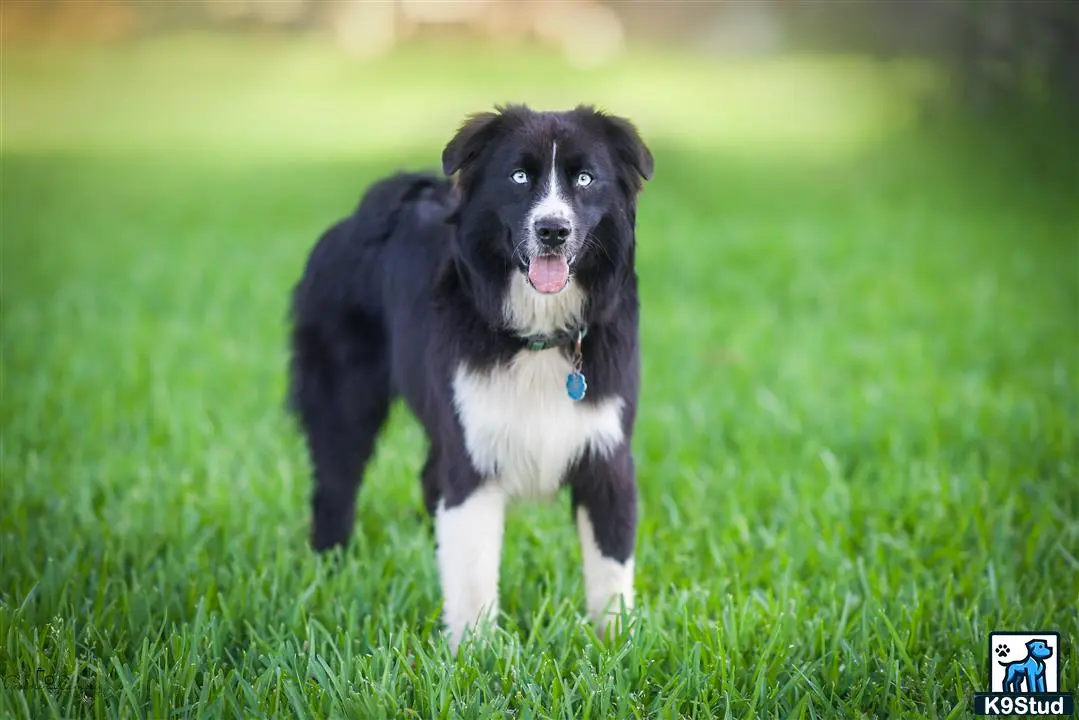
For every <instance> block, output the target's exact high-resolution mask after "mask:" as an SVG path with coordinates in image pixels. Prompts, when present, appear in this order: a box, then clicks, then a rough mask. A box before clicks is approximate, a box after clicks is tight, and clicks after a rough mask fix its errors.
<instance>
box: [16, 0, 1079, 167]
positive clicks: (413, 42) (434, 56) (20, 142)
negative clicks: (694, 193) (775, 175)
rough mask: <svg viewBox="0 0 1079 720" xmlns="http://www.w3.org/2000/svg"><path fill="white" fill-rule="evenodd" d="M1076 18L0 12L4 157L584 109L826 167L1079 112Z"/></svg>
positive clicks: (844, 6)
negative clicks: (1020, 120)
mask: <svg viewBox="0 0 1079 720" xmlns="http://www.w3.org/2000/svg"><path fill="white" fill-rule="evenodd" d="M1076 7H1077V4H1076V3H1074V2H1069V1H1068V0H1037V1H1029V0H993V1H992V2H976V1H972V2H962V1H958V0H957V1H941V2H909V1H907V0H873V1H871V2H870V1H867V2H796V1H793V0H743V1H724V0H714V1H702V2H674V1H671V2H658V1H644V0H642V1H634V2H598V1H596V0H547V1H542V0H400V1H397V2H390V1H380V0H203V1H201V2H199V1H196V0H189V1H184V2H180V1H177V2H151V1H148V2H138V1H129V2H124V1H122V0H5V2H4V5H3V28H2V33H3V34H2V38H0V39H2V41H3V43H4V47H5V49H6V50H7V52H6V53H5V62H6V69H5V77H4V80H5V85H6V86H5V99H6V100H7V103H6V106H5V116H4V121H5V122H4V143H5V147H7V148H10V149H38V150H41V149H48V148H53V149H59V148H63V147H78V148H80V149H83V150H85V149H86V148H87V147H100V148H106V147H112V148H120V149H123V150H125V151H133V150H137V149H140V148H141V149H146V148H147V147H152V146H160V145H162V144H166V145H167V144H171V143H184V145H185V147H187V148H188V149H189V150H191V151H197V150H198V149H200V148H203V149H208V148H209V149H212V151H213V152H215V153H216V152H219V151H220V150H221V147H220V146H221V142H220V141H221V140H222V139H225V140H227V141H228V143H229V144H233V145H235V146H237V147H236V149H241V148H242V149H243V150H245V151H258V152H261V153H265V154H268V155H275V154H276V155H287V154H299V155H307V156H310V155H311V154H312V153H315V154H319V153H321V154H323V155H331V156H335V157H341V156H345V155H348V154H349V153H358V152H362V153H364V154H368V155H369V154H370V152H371V151H372V150H373V149H377V150H379V151H382V152H384V153H393V152H398V151H404V150H408V149H410V148H411V147H415V146H416V145H417V144H420V145H423V144H424V143H426V142H428V141H432V140H435V139H438V140H444V139H445V137H446V136H447V133H448V131H449V129H450V128H451V127H452V126H453V124H454V123H455V122H456V121H457V120H458V119H459V118H460V116H461V115H462V114H463V113H465V112H469V111H473V110H476V109H478V108H484V107H489V106H490V105H492V104H493V103H495V102H502V101H510V100H528V101H531V102H533V103H535V104H538V105H543V106H563V105H566V104H569V103H574V102H578V101H582V100H584V101H591V102H596V103H599V104H603V105H606V106H609V107H610V108H611V109H612V110H615V111H618V112H621V113H623V114H626V115H629V116H632V117H633V118H634V119H635V120H637V121H638V123H639V124H640V125H641V126H642V128H643V130H644V131H646V132H647V133H648V135H649V136H650V137H653V138H656V137H661V136H663V137H670V138H672V139H676V140H677V139H681V140H685V141H690V142H693V143H695V144H705V145H711V146H717V147H728V148H734V149H743V150H745V149H751V150H753V151H754V152H756V151H759V150H762V149H765V150H767V149H770V150H772V151H779V152H788V151H791V150H795V151H799V152H813V153H815V154H816V155H818V156H821V155H823V156H828V155H829V154H832V153H843V152H846V151H849V150H851V149H854V148H856V147H858V146H860V145H863V144H864V143H866V142H871V141H872V140H873V139H874V138H877V139H879V138H880V137H881V136H882V135H883V134H886V133H888V132H890V131H893V130H895V129H896V127H897V126H902V125H903V124H904V123H908V122H910V121H911V120H912V119H913V118H914V117H916V116H918V115H919V114H921V113H923V112H926V111H927V109H929V108H933V107H934V105H933V103H938V104H939V102H940V101H941V99H942V97H943V98H944V99H946V100H947V101H948V102H950V103H954V102H956V101H958V102H961V103H962V104H964V105H967V106H970V107H974V108H978V109H980V110H982V111H992V110H993V109H998V108H999V107H1001V106H1002V105H1004V104H1007V105H1009V106H1011V105H1014V104H1015V103H1016V102H1023V103H1028V102H1034V103H1045V102H1047V101H1048V100H1049V99H1050V98H1056V99H1057V100H1062V101H1066V102H1070V103H1075V102H1076V100H1077V98H1079V11H1077V10H1076ZM87 46H92V47H94V48H95V49H96V52H95V53H94V54H93V55H92V56H91V57H82V58H81V59H80V60H79V61H76V60H75V59H73V58H72V57H71V55H72V54H73V53H79V52H80V51H85V49H86V48H87ZM35 48H36V49H37V50H38V51H39V52H36V53H34V52H31V53H29V55H27V53H25V52H21V51H26V50H32V49H35ZM76 119H77V121H76Z"/></svg>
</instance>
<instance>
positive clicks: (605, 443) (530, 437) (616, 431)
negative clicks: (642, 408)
mask: <svg viewBox="0 0 1079 720" xmlns="http://www.w3.org/2000/svg"><path fill="white" fill-rule="evenodd" d="M569 372H570V364H569V361H568V360H567V359H566V358H565V357H564V356H563V355H562V353H560V352H559V351H558V350H557V349H550V350H541V351H538V352H534V351H527V350H524V351H521V352H520V353H518V354H517V355H516V356H515V357H514V358H513V361H512V362H511V363H510V364H509V365H508V366H503V367H498V368H496V369H494V370H491V371H487V372H474V371H472V370H470V369H468V368H467V367H464V366H462V367H460V368H458V370H457V374H456V376H455V377H454V382H453V392H454V404H455V405H456V408H457V416H458V418H459V419H460V421H461V426H462V429H463V430H464V435H465V445H466V447H467V449H468V453H469V456H470V457H471V458H472V464H473V465H474V466H475V468H476V470H477V471H479V472H480V473H481V474H483V475H485V476H487V477H490V478H493V479H494V480H495V481H496V482H498V484H499V485H500V486H502V488H503V489H504V490H505V492H506V493H507V495H509V496H511V497H515V498H537V497H548V496H550V495H552V494H553V493H554V492H556V491H557V490H558V488H559V485H560V484H561V482H562V479H563V477H564V476H565V473H566V471H567V470H568V469H569V467H570V465H571V464H572V463H574V462H575V461H577V460H578V459H579V458H580V457H581V456H582V454H583V453H584V452H585V451H586V450H590V451H593V452H599V453H605V454H606V453H610V452H612V451H613V450H614V449H615V448H616V447H617V446H618V445H619V444H620V443H621V442H622V440H623V433H622V405H623V402H622V399H621V398H617V397H614V398H609V399H606V400H604V401H603V402H601V403H598V404H588V405H585V404H583V403H577V402H574V401H573V400H571V399H570V397H569V395H567V393H566V376H567V374H568V373H569Z"/></svg>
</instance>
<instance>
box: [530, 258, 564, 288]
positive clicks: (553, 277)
mask: <svg viewBox="0 0 1079 720" xmlns="http://www.w3.org/2000/svg"><path fill="white" fill-rule="evenodd" d="M528 282H530V283H531V284H532V287H534V288H536V290H537V291H538V292H541V293H545V294H553V293H557V292H561V291H562V289H563V288H564V287H566V283H568V282H569V261H568V260H567V259H566V256H565V255H534V256H533V257H532V258H530V259H529V261H528Z"/></svg>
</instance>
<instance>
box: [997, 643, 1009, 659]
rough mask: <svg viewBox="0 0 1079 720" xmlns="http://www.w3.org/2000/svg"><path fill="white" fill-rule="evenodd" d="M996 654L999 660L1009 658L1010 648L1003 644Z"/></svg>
mask: <svg viewBox="0 0 1079 720" xmlns="http://www.w3.org/2000/svg"><path fill="white" fill-rule="evenodd" d="M994 652H996V654H997V657H998V658H1003V657H1008V646H1007V645H1005V644H1004V643H1001V644H999V645H997V647H996V649H995V650H994Z"/></svg>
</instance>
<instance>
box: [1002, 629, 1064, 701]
mask: <svg viewBox="0 0 1079 720" xmlns="http://www.w3.org/2000/svg"><path fill="white" fill-rule="evenodd" d="M998 654H1001V653H1000V650H999V649H998ZM1052 656H1053V648H1051V647H1049V643H1048V642H1047V641H1045V640H1031V641H1029V642H1028V643H1027V655H1026V657H1025V658H1023V659H1022V660H1013V661H1012V662H1000V661H999V660H998V661H997V662H998V663H999V664H1000V665H1001V666H1003V667H1004V682H1003V687H1001V692H1006V693H1021V692H1023V683H1026V692H1028V693H1043V692H1045V661H1046V660H1048V659H1049V658H1051V657H1052Z"/></svg>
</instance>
